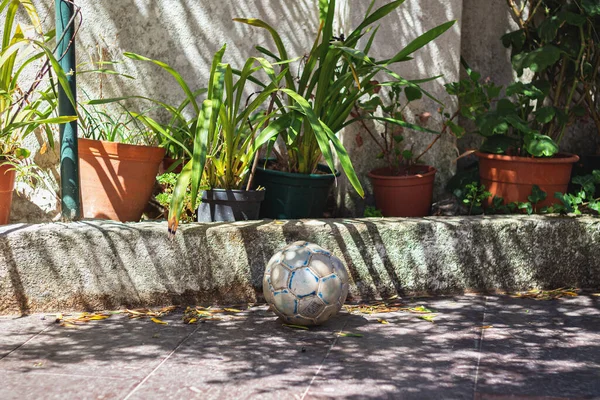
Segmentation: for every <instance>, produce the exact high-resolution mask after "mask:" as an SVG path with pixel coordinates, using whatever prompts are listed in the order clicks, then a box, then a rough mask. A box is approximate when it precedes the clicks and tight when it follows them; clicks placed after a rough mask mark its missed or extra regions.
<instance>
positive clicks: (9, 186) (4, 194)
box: [0, 164, 15, 225]
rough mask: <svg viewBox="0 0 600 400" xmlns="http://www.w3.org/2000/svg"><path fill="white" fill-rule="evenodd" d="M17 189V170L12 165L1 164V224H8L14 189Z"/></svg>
mask: <svg viewBox="0 0 600 400" xmlns="http://www.w3.org/2000/svg"><path fill="white" fill-rule="evenodd" d="M14 189H15V170H14V167H13V166H12V165H9V164H6V165H0V225H6V224H8V220H9V219H10V207H11V205H12V197H13V191H14Z"/></svg>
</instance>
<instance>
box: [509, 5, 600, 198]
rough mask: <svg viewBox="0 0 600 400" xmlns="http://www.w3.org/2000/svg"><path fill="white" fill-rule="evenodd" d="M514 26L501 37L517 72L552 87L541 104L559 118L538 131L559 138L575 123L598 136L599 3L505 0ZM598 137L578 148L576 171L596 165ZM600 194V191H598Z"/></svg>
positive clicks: (599, 150) (599, 158)
mask: <svg viewBox="0 0 600 400" xmlns="http://www.w3.org/2000/svg"><path fill="white" fill-rule="evenodd" d="M507 2H508V5H509V9H510V11H511V14H512V17H513V19H514V20H515V21H516V22H517V25H518V29H517V30H515V31H513V32H510V33H508V34H506V35H504V36H503V38H502V41H503V43H504V45H505V46H506V47H509V48H510V49H511V51H512V62H513V66H514V68H515V70H516V71H517V73H518V74H519V76H520V75H521V73H522V72H523V69H525V68H528V67H529V68H530V69H531V70H532V71H533V72H534V73H535V76H534V79H533V80H540V81H543V82H546V84H547V85H549V86H550V91H549V93H548V96H547V98H546V100H545V103H544V106H546V107H551V108H547V110H548V111H547V112H552V111H550V110H554V113H556V115H557V118H555V120H553V121H551V122H550V123H548V124H546V125H545V126H544V127H543V130H542V133H544V134H547V135H548V136H550V137H552V138H555V139H557V141H560V139H561V138H562V137H563V136H564V135H565V134H566V132H567V130H568V127H569V126H571V125H572V124H574V123H575V122H579V123H589V122H592V123H593V125H594V126H595V131H596V133H597V134H598V135H600V103H599V100H598V99H600V72H599V71H600V31H599V30H598V27H599V26H600V7H599V6H598V2H597V1H593V0H579V1H568V2H564V1H563V2H558V1H548V0H544V1H540V2H539V4H538V3H532V2H523V4H520V3H519V2H517V1H515V0H507ZM599 139H600V136H598V137H597V138H596V143H597V144H598V146H597V147H596V148H592V147H589V148H586V149H582V154H581V156H582V157H581V160H580V162H578V163H577V164H576V166H575V171H574V173H577V174H589V173H591V172H592V171H593V170H594V169H600V141H599ZM599 193H600V192H599Z"/></svg>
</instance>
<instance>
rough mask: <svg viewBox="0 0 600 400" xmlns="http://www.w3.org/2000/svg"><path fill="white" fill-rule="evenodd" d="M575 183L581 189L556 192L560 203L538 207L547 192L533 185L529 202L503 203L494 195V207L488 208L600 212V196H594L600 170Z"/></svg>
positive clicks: (502, 211) (506, 211)
mask: <svg viewBox="0 0 600 400" xmlns="http://www.w3.org/2000/svg"><path fill="white" fill-rule="evenodd" d="M572 182H573V184H575V185H577V186H578V187H579V189H578V190H577V191H576V192H575V193H560V192H556V193H554V197H555V198H556V199H558V200H560V203H558V204H553V205H550V206H547V207H543V208H541V209H538V208H537V207H536V205H537V204H538V203H540V202H542V201H544V200H545V199H546V197H547V193H546V192H544V191H543V190H541V189H540V188H539V187H538V186H536V185H534V186H533V187H532V191H531V195H530V196H528V198H527V199H528V200H529V201H528V202H524V203H520V202H519V203H509V204H503V203H504V201H503V199H502V198H501V197H494V199H493V201H492V207H490V208H488V210H487V212H488V213H490V214H512V213H514V212H517V211H518V210H523V211H525V212H527V214H533V213H541V214H549V213H560V214H575V215H580V214H582V213H584V212H585V213H595V214H599V213H600V198H594V194H595V192H596V185H600V170H595V171H593V173H592V174H589V175H583V176H576V177H574V178H573V180H572Z"/></svg>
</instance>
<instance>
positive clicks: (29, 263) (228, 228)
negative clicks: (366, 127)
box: [0, 216, 600, 314]
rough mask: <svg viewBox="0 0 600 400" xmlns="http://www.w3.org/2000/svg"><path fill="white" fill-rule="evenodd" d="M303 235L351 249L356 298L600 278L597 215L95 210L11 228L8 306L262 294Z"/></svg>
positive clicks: (338, 250)
mask: <svg viewBox="0 0 600 400" xmlns="http://www.w3.org/2000/svg"><path fill="white" fill-rule="evenodd" d="M297 240H307V241H310V242H313V243H317V244H318V245H320V246H322V247H324V248H326V249H329V250H330V251H332V252H333V253H334V254H336V255H337V256H338V257H340V258H341V260H342V261H343V262H344V264H345V265H346V267H347V269H348V272H349V276H350V280H351V282H350V296H351V299H354V300H356V299H359V298H362V299H365V300H368V299H375V298H388V297H390V296H392V295H395V294H398V295H401V296H403V295H410V294H413V293H462V292H464V291H466V290H475V291H494V290H500V291H515V290H523V289H528V288H530V287H540V288H549V289H550V288H557V287H580V288H598V287H600V247H599V246H597V243H598V240H600V220H599V219H597V218H589V217H585V218H560V217H554V218H548V217H539V216H534V217H527V216H512V217H470V218H433V217H431V218H419V219H394V218H389V219H375V218H370V219H360V220H358V219H329V220H323V221H319V220H305V221H293V220H292V221H285V222H284V223H281V222H269V221H248V222H243V223H241V222H237V223H232V224H189V225H184V226H183V227H181V229H180V231H179V232H178V234H177V236H176V238H175V240H170V239H169V237H168V235H167V227H166V223H136V224H120V223H116V222H111V221H94V222H79V223H70V224H61V223H55V224H38V225H12V226H7V227H3V228H0V314H7V313H15V314H18V313H26V312H40V311H57V310H60V311H67V310H89V309H96V310H106V309H115V308H118V307H121V306H129V307H132V306H156V305H164V304H184V305H185V304H190V305H192V304H199V303H210V304H214V303H216V302H222V303H229V304H239V303H244V302H254V301H256V300H257V299H260V298H261V293H262V291H261V286H262V276H263V273H264V266H265V264H266V263H267V261H268V260H269V259H270V258H271V256H272V255H273V254H274V253H275V252H276V251H277V250H278V249H280V248H282V247H284V246H285V245H286V244H288V243H292V242H294V241H297ZM556 243H562V245H561V246H557V245H556ZM549 271H551V273H549Z"/></svg>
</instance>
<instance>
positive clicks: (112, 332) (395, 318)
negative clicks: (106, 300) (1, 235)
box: [0, 295, 600, 400]
mask: <svg viewBox="0 0 600 400" xmlns="http://www.w3.org/2000/svg"><path fill="white" fill-rule="evenodd" d="M407 303H408V304H409V305H411V306H413V305H425V306H427V307H429V308H431V309H433V310H435V311H436V313H437V316H436V318H435V319H434V323H431V322H427V321H425V320H422V319H419V318H417V315H415V314H411V313H407V312H394V313H387V314H381V315H357V314H352V315H350V314H348V313H346V312H343V313H341V314H340V315H339V316H337V317H336V318H334V319H332V320H331V321H329V322H328V323H327V324H326V325H323V326H321V327H318V328H311V329H310V330H308V331H305V330H294V329H291V328H288V327H284V326H282V325H281V324H280V323H279V321H277V319H276V318H275V317H274V315H273V314H272V313H270V312H269V311H267V310H266V309H265V307H255V308H251V309H250V310H247V311H244V312H242V313H239V314H236V315H235V317H232V318H228V319H224V320H220V321H207V322H205V323H200V324H197V325H184V324H183V323H182V322H181V313H179V314H178V313H176V312H175V313H172V314H170V315H169V316H167V317H165V318H164V320H165V321H168V322H169V325H157V324H154V323H152V322H150V321H148V320H129V319H127V318H126V317H125V316H123V315H114V316H112V317H111V318H109V319H107V320H103V321H94V322H90V323H88V324H86V325H84V326H81V327H78V328H71V329H70V328H65V327H61V326H59V325H58V324H55V323H54V321H53V319H52V318H51V317H44V316H42V315H33V316H28V317H23V318H14V317H0V399H2V400H8V399H54V398H56V399H88V398H89V399H111V398H117V399H170V398H172V399H189V398H199V399H246V398H252V399H255V398H256V399H295V398H297V399H329V398H346V399H370V398H373V399H379V398H382V399H387V398H389V399H463V398H464V399H479V400H484V399H490V400H492V399H494V400H504V399H531V400H539V399H567V398H568V399H588V398H591V399H593V398H598V399H600V297H594V296H587V295H580V296H579V297H576V298H568V299H561V300H551V301H536V300H530V299H521V298H518V299H517V298H511V297H507V296H459V297H444V298H425V299H415V300H411V301H407ZM378 318H385V320H386V321H388V322H389V323H388V324H381V323H379V322H377V319H378ZM482 327H486V328H485V329H482ZM340 331H343V332H350V333H357V334H362V336H361V337H339V336H338V335H336V333H338V332H340Z"/></svg>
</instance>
